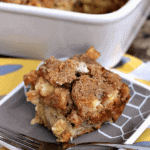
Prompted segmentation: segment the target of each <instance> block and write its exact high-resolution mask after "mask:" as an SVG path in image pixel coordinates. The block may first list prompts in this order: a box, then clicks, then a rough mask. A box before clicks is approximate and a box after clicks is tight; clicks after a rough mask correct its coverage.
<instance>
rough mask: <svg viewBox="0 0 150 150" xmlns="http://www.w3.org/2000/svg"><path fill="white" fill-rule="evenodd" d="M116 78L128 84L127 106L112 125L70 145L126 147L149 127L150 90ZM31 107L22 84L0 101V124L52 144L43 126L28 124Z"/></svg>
mask: <svg viewBox="0 0 150 150" xmlns="http://www.w3.org/2000/svg"><path fill="white" fill-rule="evenodd" d="M112 71H114V70H112ZM119 75H120V76H121V77H122V78H123V82H125V83H126V84H128V86H129V88H130V94H131V98H130V100H129V102H128V104H127V105H126V107H125V109H124V112H123V114H122V115H121V116H120V117H119V118H118V120H117V121H116V122H115V123H106V124H104V125H103V126H102V127H101V128H100V129H98V130H95V131H94V132H91V133H88V134H85V135H82V136H80V137H77V138H76V139H74V140H73V142H89V141H101V142H106V141H107V142H116V141H117V142H120V143H124V142H125V143H126V144H133V143H134V142H135V141H136V139H137V138H138V137H139V136H140V135H141V134H142V132H143V131H144V130H145V129H146V128H147V127H148V126H149V125H150V123H149V122H150V117H148V115H149V114H150V109H149V105H148V104H149V100H150V88H149V87H148V86H144V85H142V84H140V83H139V82H136V81H133V80H132V79H131V78H129V77H128V75H126V76H124V74H121V73H120V74H119ZM34 107H35V106H34V105H33V104H31V103H30V102H27V101H26V97H25V94H24V83H23V82H22V83H21V84H19V85H18V86H17V87H16V88H15V89H14V90H13V91H11V92H10V93H9V94H8V95H7V96H5V97H4V98H3V99H1V101H0V125H2V126H6V127H8V128H11V129H13V130H14V131H15V130H16V131H18V132H21V133H23V134H26V135H28V136H31V137H34V138H37V139H40V140H45V141H51V142H54V141H55V137H54V136H53V135H52V133H51V132H50V131H48V130H47V129H46V128H44V127H43V126H42V125H30V121H31V119H32V118H33V117H34V115H35V111H34ZM91 137H92V138H91ZM0 144H2V145H4V146H6V147H8V148H10V149H11V150H15V149H16V148H13V147H11V146H10V145H7V144H6V143H4V142H1V141H0ZM82 149H83V150H84V149H85V150H90V149H93V150H98V149H99V147H89V148H87V147H86V148H82ZM77 150H78V148H77ZM102 150H103V149H102ZM104 150H106V149H104Z"/></svg>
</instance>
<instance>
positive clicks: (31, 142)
mask: <svg viewBox="0 0 150 150" xmlns="http://www.w3.org/2000/svg"><path fill="white" fill-rule="evenodd" d="M0 140H2V141H4V142H6V143H8V144H10V145H12V146H15V147H17V148H22V149H24V150H36V149H38V148H39V146H40V145H41V144H40V142H39V141H38V140H35V139H33V138H31V137H28V136H26V135H24V134H20V133H17V132H15V131H12V130H10V129H6V128H5V127H2V126H0Z"/></svg>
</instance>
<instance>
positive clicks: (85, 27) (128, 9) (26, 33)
mask: <svg viewBox="0 0 150 150" xmlns="http://www.w3.org/2000/svg"><path fill="white" fill-rule="evenodd" d="M149 8H150V0H129V2H128V3H127V4H126V5H124V7H122V8H121V9H119V10H118V11H115V12H113V13H109V14H100V15H93V14H83V13H75V12H69V11H62V10H53V9H47V8H38V7H33V6H23V5H17V4H8V3H3V2H1V3H0V54H5V55H11V56H19V57H26V58H34V59H47V58H49V57H51V56H52V55H53V56H55V57H57V58H60V57H66V56H67V57H68V56H73V55H74V54H81V53H83V52H85V51H86V50H87V49H88V48H89V47H90V46H91V45H94V47H95V48H96V49H97V50H98V51H99V52H100V53H101V57H100V59H99V60H98V61H99V62H100V63H101V64H102V65H103V66H105V67H111V66H114V65H116V64H117V63H118V61H119V60H120V59H121V57H122V56H123V54H124V53H125V52H126V51H127V49H128V48H129V46H130V45H131V43H132V41H133V39H134V38H135V36H136V34H137V32H138V31H139V29H140V27H141V26H142V24H143V23H144V21H145V19H146V17H147V15H148V14H149Z"/></svg>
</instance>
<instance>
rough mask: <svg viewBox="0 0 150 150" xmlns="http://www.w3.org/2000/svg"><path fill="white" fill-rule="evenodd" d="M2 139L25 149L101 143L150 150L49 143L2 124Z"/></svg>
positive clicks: (61, 149)
mask: <svg viewBox="0 0 150 150" xmlns="http://www.w3.org/2000/svg"><path fill="white" fill-rule="evenodd" d="M0 140H1V141H3V142H6V143H8V144H10V145H12V146H15V147H17V148H20V149H23V150H67V149H68V148H70V147H74V146H85V145H86V146H87V145H99V146H105V147H113V148H125V149H136V150H150V147H146V146H137V145H132V144H131V145H130V144H113V143H102V142H89V143H49V142H44V141H40V140H37V139H34V138H31V137H29V136H26V135H24V134H20V133H17V132H16V131H12V130H10V129H8V128H6V127H2V126H0Z"/></svg>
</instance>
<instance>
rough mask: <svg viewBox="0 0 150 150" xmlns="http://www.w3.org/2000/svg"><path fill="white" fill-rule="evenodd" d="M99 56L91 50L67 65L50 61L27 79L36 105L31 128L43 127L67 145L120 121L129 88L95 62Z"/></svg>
mask: <svg viewBox="0 0 150 150" xmlns="http://www.w3.org/2000/svg"><path fill="white" fill-rule="evenodd" d="M98 56H99V53H98V52H96V50H95V49H94V47H91V48H89V50H88V51H87V52H86V53H84V54H82V55H75V56H73V57H72V58H70V59H68V60H66V61H60V60H57V59H55V58H54V57H51V58H49V59H47V60H46V61H44V63H43V65H41V66H40V67H39V69H38V71H31V72H30V73H28V74H26V75H25V76H24V82H25V85H28V84H30V85H31V87H32V89H31V90H30V91H29V92H27V93H26V94H27V96H28V98H27V100H28V101H31V102H32V103H33V104H34V105H36V112H37V113H36V116H35V118H34V119H33V120H32V122H31V123H32V124H33V123H41V124H44V126H46V127H47V128H48V129H51V130H52V131H53V133H54V134H55V136H56V137H57V138H58V139H57V141H59V142H67V141H69V140H70V139H72V138H75V137H77V136H79V135H82V134H84V133H88V132H91V131H93V130H95V129H98V128H100V127H101V125H102V124H103V123H105V122H107V121H110V122H114V121H116V120H117V118H118V117H119V116H120V115H121V113H122V112H123V109H124V107H125V105H126V103H127V102H128V100H129V98H130V94H129V88H128V86H127V85H126V84H125V83H122V82H121V78H120V77H119V76H118V75H117V74H115V73H112V72H110V71H108V70H106V69H105V68H104V67H102V66H101V65H100V64H99V63H97V62H96V59H97V58H98Z"/></svg>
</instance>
